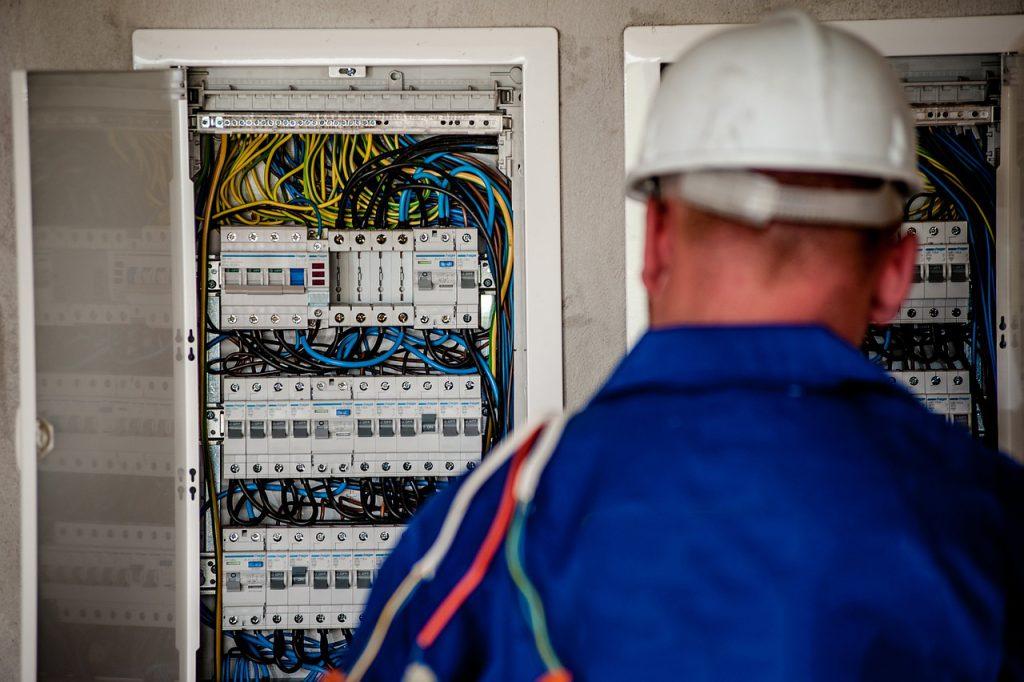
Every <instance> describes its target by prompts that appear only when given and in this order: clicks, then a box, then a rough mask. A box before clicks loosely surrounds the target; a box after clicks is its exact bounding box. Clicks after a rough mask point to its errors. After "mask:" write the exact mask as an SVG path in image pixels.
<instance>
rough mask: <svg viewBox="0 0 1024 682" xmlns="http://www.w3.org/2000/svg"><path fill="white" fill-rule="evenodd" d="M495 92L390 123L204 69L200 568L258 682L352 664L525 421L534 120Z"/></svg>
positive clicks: (388, 74) (359, 96)
mask: <svg viewBox="0 0 1024 682" xmlns="http://www.w3.org/2000/svg"><path fill="white" fill-rule="evenodd" d="M481 71H483V70H481ZM366 74H367V75H366V78H367V79H368V81H369V82H371V83H372V82H381V81H380V80H377V81H375V79H382V80H383V81H384V82H391V81H392V79H393V78H394V77H395V74H397V75H398V76H399V77H402V73H401V71H399V70H389V69H384V68H382V67H368V70H367V72H366ZM443 74H444V70H443V69H434V70H433V72H432V80H431V85H432V87H434V88H437V87H439V85H438V81H437V77H438V76H441V75H443ZM487 76H488V78H489V79H490V88H491V92H490V94H489V95H487V96H486V97H484V98H483V99H486V101H487V102H489V103H490V104H489V107H490V108H489V109H487V110H482V111H442V110H437V109H433V110H432V109H431V108H430V107H428V108H427V110H425V111H416V112H404V111H389V110H387V108H386V107H387V106H389V105H393V102H392V99H391V98H392V95H391V94H388V93H383V92H380V91H375V90H373V89H372V88H369V89H367V90H365V91H364V92H361V93H356V92H351V91H346V92H345V97H344V99H345V101H346V102H356V101H360V100H362V101H361V104H360V106H359V107H358V108H357V111H358V113H356V112H355V111H350V112H344V111H331V108H332V107H335V106H336V105H337V102H336V100H335V98H334V96H333V95H332V94H330V90H331V88H332V87H334V86H336V83H337V81H335V80H332V77H331V76H329V75H327V74H325V73H323V72H322V71H319V72H318V71H316V70H313V69H299V70H297V71H295V72H294V73H292V74H291V75H290V76H289V74H287V73H283V72H281V71H278V70H273V69H253V70H231V69H214V68H211V69H204V70H195V71H194V72H191V73H190V75H189V86H190V90H191V93H192V94H191V101H192V102H193V104H192V106H191V112H190V114H191V118H190V121H191V124H192V130H191V134H192V145H191V148H192V153H193V156H192V171H193V174H194V178H195V199H196V206H195V214H196V216H197V220H196V235H197V238H196V245H195V249H196V254H197V257H198V268H197V271H198V272H200V273H203V274H204V276H203V277H201V278H200V280H199V282H198V283H197V284H198V289H199V296H198V302H199V311H200V313H199V317H200V319H201V320H204V322H205V339H206V344H205V348H204V350H203V353H202V355H201V357H200V358H199V361H200V363H201V365H202V366H203V367H204V373H203V381H202V386H201V396H200V397H201V403H200V405H199V406H198V408H199V413H200V414H202V415H203V418H202V423H201V425H202V432H201V433H202V444H201V447H202V452H203V454H204V457H205V458H206V468H207V469H208V470H209V471H212V472H214V473H213V476H214V478H213V480H212V481H208V482H207V486H206V489H205V490H204V491H203V492H202V493H201V495H202V497H203V499H204V500H205V502H204V505H205V507H207V508H208V509H207V511H205V512H204V516H203V522H204V533H203V536H204V538H205V541H204V548H203V550H204V551H203V553H202V555H201V560H200V566H198V567H197V569H198V570H200V571H201V572H202V575H203V584H204V593H205V594H206V595H208V596H207V600H208V602H209V603H208V604H205V605H204V609H208V610H209V611H208V613H207V612H206V611H204V621H205V622H206V624H207V626H209V627H211V628H212V629H213V636H214V637H217V636H218V635H220V633H223V634H222V635H221V636H223V637H224V645H223V649H225V650H226V649H228V648H230V647H232V646H233V647H235V649H234V651H236V652H237V653H236V654H229V655H228V658H229V659H230V658H231V657H232V656H235V657H239V656H240V657H241V658H240V659H239V664H241V665H253V664H257V663H258V662H259V661H266V660H268V659H269V658H272V659H273V660H275V664H276V667H277V669H278V670H279V671H280V672H282V673H287V674H291V673H295V672H296V671H297V670H300V669H302V666H307V668H308V666H309V665H315V666H317V667H321V668H325V667H336V666H338V665H340V664H341V661H342V660H343V658H344V655H345V652H346V651H347V643H348V641H349V639H350V637H351V631H352V629H353V628H355V627H357V626H358V624H359V621H360V618H361V614H362V607H363V604H364V603H365V601H366V597H367V595H368V594H369V592H370V589H371V588H372V586H373V582H374V579H375V577H376V574H377V570H378V568H379V566H380V564H381V562H382V561H383V560H384V558H385V557H386V556H387V554H388V552H389V551H390V550H391V549H392V548H393V547H394V546H395V544H396V543H397V542H398V539H399V538H400V536H401V533H402V528H403V526H402V524H403V523H405V522H406V521H408V519H409V518H410V517H411V516H412V515H413V514H414V513H415V512H416V510H417V509H418V507H419V506H420V505H421V504H422V503H423V502H424V501H425V500H426V499H427V498H429V496H430V495H432V494H434V493H435V492H436V491H437V490H440V489H442V488H444V487H446V486H447V485H448V484H449V480H450V479H451V478H452V477H455V476H459V475H462V474H464V473H466V472H467V471H469V470H471V469H473V468H474V467H475V466H476V465H477V464H478V463H479V462H480V460H481V457H483V456H485V455H486V452H487V450H488V449H489V448H490V447H491V446H492V445H493V444H494V443H495V442H497V441H498V440H499V439H500V438H501V437H502V436H503V435H504V434H505V433H507V432H508V430H509V429H510V428H511V426H512V424H513V423H514V419H515V404H514V400H513V393H512V391H511V390H510V389H511V383H512V380H513V358H514V355H515V349H514V339H515V335H516V328H515V324H516V323H515V320H516V311H515V308H514V298H513V292H514V291H515V284H516V283H515V277H516V268H515V265H514V246H513V245H514V243H515V236H514V234H515V231H516V222H515V218H514V216H515V213H514V207H515V202H516V199H517V197H516V185H515V182H514V180H515V178H516V177H517V171H516V169H517V168H518V165H517V163H516V159H517V158H518V154H519V152H518V150H519V148H520V144H521V142H520V140H519V138H518V132H519V125H520V120H521V119H520V109H519V106H518V104H517V101H518V100H517V97H516V93H517V84H516V83H515V82H514V81H513V80H511V79H509V78H502V77H501V76H500V75H499V76H498V78H497V80H496V81H495V80H494V73H492V72H489V71H488V72H487ZM289 78H290V79H291V80H289ZM282 79H283V81H282ZM268 82H272V83H276V84H277V85H279V86H280V87H277V85H275V86H274V88H273V90H274V93H273V94H271V93H270V92H269V91H266V90H265V89H266V88H267V86H268ZM479 85H480V84H479V83H478V82H473V83H460V82H458V81H452V82H448V83H447V84H446V85H445V87H446V88H448V89H449V90H450V91H451V92H452V95H451V97H439V98H437V99H436V102H437V103H439V104H440V103H444V102H446V101H450V100H451V99H452V97H463V94H459V93H464V94H465V97H464V99H465V101H467V102H475V101H480V100H481V96H480V92H478V91H476V90H475V88H476V87H477V86H479ZM388 92H390V91H388ZM278 93H280V96H279V94H278ZM285 93H287V94H285ZM246 103H249V104H251V105H252V106H253V107H254V110H251V111H247V110H246V109H245V107H246ZM421 104H422V103H421ZM261 105H262V106H266V107H269V108H267V109H262V110H260V109H259V107H260V106H261ZM229 107H230V110H228V109H229ZM294 107H301V108H302V109H303V110H298V111H296V110H293V108H294ZM371 107H373V108H371ZM308 108H311V109H312V110H307V109H308ZM214 495H216V500H217V503H216V504H213V505H210V504H209V501H210V500H211V499H214ZM218 593H219V595H220V601H219V604H220V607H219V612H218V611H217V605H218V601H217V599H216V598H215V597H216V596H217V594H218ZM307 639H310V640H313V641H317V642H319V646H318V647H314V648H315V649H316V651H314V650H313V649H310V648H303V646H304V645H303V644H302V643H303V642H305V641H306V640H307ZM296 647H298V650H296ZM204 653H205V655H204V656H201V657H200V658H201V661H202V662H201V666H209V668H212V667H213V666H214V665H215V664H216V663H215V659H216V656H217V654H216V650H215V649H207V650H205V652H204ZM223 661H224V658H223V655H222V657H221V664H223ZM229 663H230V661H229ZM201 669H204V668H202V667H201Z"/></svg>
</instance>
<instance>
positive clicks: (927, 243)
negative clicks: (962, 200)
mask: <svg viewBox="0 0 1024 682" xmlns="http://www.w3.org/2000/svg"><path fill="white" fill-rule="evenodd" d="M902 231H903V233H904V234H914V235H917V240H918V249H917V266H916V270H915V271H914V280H913V284H912V285H911V287H910V292H909V293H908V294H907V300H906V301H904V303H903V307H902V308H901V310H900V313H899V316H898V317H897V319H896V320H895V321H896V322H905V323H957V322H960V323H963V322H967V313H968V297H969V295H970V279H971V264H970V253H969V246H968V242H967V223H966V222H964V221H940V222H913V223H904V224H903V227H902Z"/></svg>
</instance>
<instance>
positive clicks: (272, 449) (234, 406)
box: [222, 375, 483, 480]
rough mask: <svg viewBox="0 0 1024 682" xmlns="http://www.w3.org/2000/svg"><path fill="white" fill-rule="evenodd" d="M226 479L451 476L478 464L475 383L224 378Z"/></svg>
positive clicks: (457, 379)
mask: <svg viewBox="0 0 1024 682" xmlns="http://www.w3.org/2000/svg"><path fill="white" fill-rule="evenodd" d="M222 391H223V395H224V424H225V427H224V448H223V466H222V472H223V476H224V478H225V480H229V479H254V478H326V477H340V476H454V475H458V474H461V473H464V472H466V471H468V470H470V469H472V468H473V467H475V466H476V464H477V462H479V460H480V452H481V447H482V438H481V434H482V433H483V413H482V404H481V393H480V377H479V376H478V375H462V376H374V377H357V376H354V377H322V378H317V377H313V378H309V377H301V378H265V377H256V378H248V377H246V378H241V377H239V378H226V379H224V380H223V387H222Z"/></svg>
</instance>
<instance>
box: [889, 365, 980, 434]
mask: <svg viewBox="0 0 1024 682" xmlns="http://www.w3.org/2000/svg"><path fill="white" fill-rule="evenodd" d="M889 375H890V376H892V378H893V380H894V381H897V382H899V383H901V384H903V386H905V387H906V388H907V389H909V390H910V392H911V393H913V394H914V395H915V396H917V397H918V399H920V400H921V402H923V403H924V404H925V406H926V407H927V408H928V409H930V410H931V411H932V412H935V413H936V414H941V415H943V416H944V417H945V418H946V419H947V420H948V421H950V422H953V423H954V424H961V425H963V426H965V427H967V428H970V425H971V377H970V372H969V371H967V370H931V369H928V370H917V371H909V370H905V371H892V372H889Z"/></svg>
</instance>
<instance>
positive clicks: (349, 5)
mask: <svg viewBox="0 0 1024 682" xmlns="http://www.w3.org/2000/svg"><path fill="white" fill-rule="evenodd" d="M791 5H801V6H804V7H806V8H807V9H808V10H809V11H811V12H812V13H813V14H815V15H816V16H818V17H819V18H821V19H883V18H886V19H888V18H903V17H924V16H966V15H972V14H1015V13H1021V12H1024V0H829V1H822V2H807V1H803V2H801V1H796V2H790V1H779V0H647V1H640V0H562V1H559V0H518V1H516V2H502V3H498V2H494V1H493V0H475V1H467V2H458V1H456V0H419V1H418V2H407V1H400V0H374V1H373V2H353V1H352V0H334V1H329V0H289V1H287V2H281V1H280V0H233V1H232V2H224V1H223V0H202V1H199V0H189V1H184V0H182V1H179V2H174V1H173V0H102V1H99V0H98V1H90V0H78V1H71V0H69V1H66V2H60V1H58V0H22V1H19V0H0V129H2V131H3V133H2V135H0V206H3V207H5V208H6V210H2V211H0V314H2V317H0V341H2V346H0V347H2V349H3V351H2V352H3V358H2V363H0V382H2V386H3V389H4V392H2V393H0V453H2V455H0V456H2V457H3V458H4V459H3V469H2V470H3V471H5V472H10V475H7V476H2V477H0V499H2V500H4V504H3V505H2V506H0V542H2V543H3V544H2V545H0V546H2V547H3V551H2V552H0V666H3V668H4V669H9V666H14V665H16V664H17V648H18V627H19V625H18V620H19V619H18V594H19V585H18V561H17V557H18V511H17V509H18V478H17V473H16V468H15V466H14V461H13V455H12V452H13V438H12V437H11V434H12V430H13V415H14V407H15V402H16V401H15V400H14V396H15V391H16V388H17V387H16V380H17V379H16V372H17V362H18V358H17V350H16V348H15V346H14V344H15V337H16V326H15V324H14V322H13V320H14V319H15V315H16V309H15V291H14V281H15V276H14V225H13V216H12V210H11V209H10V208H9V207H10V206H11V203H12V196H11V169H10V166H11V158H10V156H11V139H10V111H9V107H8V105H7V102H8V99H9V82H8V79H7V73H8V72H9V71H10V70H11V69H45V70H76V69H77V70H82V69H104V70H110V69H128V68H130V67H131V33H132V31H133V30H135V29H137V28H343V27H345V28H347V27H442V26H467V27H468V26H554V27H555V28H557V29H558V31H559V34H560V41H561V43H560V45H561V90H562V108H561V113H562V123H561V144H562V149H561V153H562V226H563V227H562V265H563V291H562V305H563V310H564V325H565V353H564V366H565V391H566V399H567V402H568V403H569V404H571V405H576V404H579V403H580V402H582V401H583V400H585V399H586V397H587V396H588V395H589V393H590V392H591V391H592V390H593V389H594V388H595V387H596V386H598V385H599V383H600V382H601V379H602V377H603V376H604V375H605V374H606V372H607V371H608V370H609V369H610V368H611V367H612V366H613V364H614V363H615V362H616V360H617V359H618V358H619V356H620V355H621V353H622V352H623V349H624V345H625V311H624V306H625V289H624V284H623V271H624V255H623V225H622V214H623V199H622V192H621V184H622V169H623V160H622V154H623V152H622V31H623V29H624V28H625V27H627V26H633V25H649V24H688V23H728V22H748V21H754V20H756V19H758V18H759V17H760V16H762V15H763V14H764V13H765V12H768V11H770V10H773V9H777V8H780V7H785V6H791ZM42 502H43V503H44V504H45V503H46V501H45V500H44V501H42ZM0 677H4V678H6V679H12V677H11V676H10V675H9V674H4V675H0Z"/></svg>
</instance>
